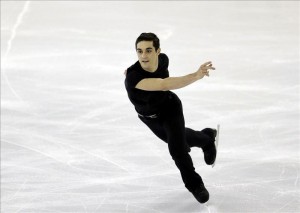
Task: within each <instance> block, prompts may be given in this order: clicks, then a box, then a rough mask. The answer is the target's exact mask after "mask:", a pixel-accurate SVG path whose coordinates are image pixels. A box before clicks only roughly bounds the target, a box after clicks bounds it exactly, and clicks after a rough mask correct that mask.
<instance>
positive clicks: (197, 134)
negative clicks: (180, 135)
mask: <svg viewBox="0 0 300 213" xmlns="http://www.w3.org/2000/svg"><path fill="white" fill-rule="evenodd" d="M207 130H209V129H204V130H202V131H195V130H193V129H190V128H185V134H186V142H187V143H188V145H189V146H190V147H198V148H202V149H203V148H204V147H207V146H209V145H211V144H213V143H214V138H212V137H210V136H209V134H207Z"/></svg>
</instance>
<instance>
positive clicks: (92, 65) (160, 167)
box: [1, 1, 300, 213]
mask: <svg viewBox="0 0 300 213" xmlns="http://www.w3.org/2000/svg"><path fill="white" fill-rule="evenodd" d="M142 32H155V33H156V34H157V35H158V36H159V37H160V39H161V48H162V52H164V53H166V54H167V55H168V56H169V58H170V66H169V70H170V73H171V76H181V75H184V74H188V73H191V72H194V71H195V70H196V69H197V68H198V66H199V65H200V64H201V63H202V62H205V61H207V60H211V61H212V62H213V63H214V65H215V67H216V70H215V71H212V72H211V75H210V77H209V78H205V79H203V80H200V81H199V82H197V83H195V84H193V85H190V86H188V87H186V88H184V89H181V90H177V91H175V92H176V93H177V94H178V95H179V96H180V98H181V99H182V102H183V107H184V113H185V120H186V125H187V126H188V127H191V128H194V129H198V130H200V129H202V128H205V127H208V126H210V127H216V126H217V124H218V123H220V124H221V135H220V142H219V153H218V158H217V163H216V166H215V167H214V168H211V166H207V165H205V163H204V160H203V153H202V151H201V150H200V149H192V152H191V156H192V158H193V161H194V165H195V168H196V170H197V172H199V174H200V175H201V176H202V178H203V180H204V182H205V184H206V186H207V189H208V190H209V192H210V200H209V201H208V202H207V203H206V204H202V205H201V204H199V203H198V202H197V201H196V200H195V199H194V197H193V196H192V194H190V193H189V192H188V191H187V190H186V189H185V187H184V185H183V183H182V180H181V177H180V174H179V171H178V169H177V168H176V166H175V164H174V162H173V160H172V159H171V157H170V155H169V153H168V149H167V146H166V144H165V143H164V142H161V141H160V140H159V139H157V138H156V137H155V136H154V135H153V134H152V133H151V132H150V131H149V130H148V129H147V127H146V126H144V125H143V124H142V123H141V122H140V121H139V120H138V118H137V115H136V113H135V111H134V109H133V106H132V105H131V104H130V102H129V100H128V98H127V94H126V91H125V88H124V84H123V81H124V75H123V72H124V70H125V69H126V68H127V67H129V66H130V65H131V64H133V63H134V62H135V61H136V60H137V57H136V54H135V49H134V42H135V39H136V37H137V36H138V35H139V34H140V33H142ZM299 38H300V36H299V2H298V1H265V2H261V1H249V2H246V1H242V2H239V1H224V2H222V1H212V2H208V1H202V2H197V1H190V2H189V1H187V2H186V1H165V2H163V1H153V2H151V1H124V2H122V1H121V2H118V1H111V2H108V1H31V2H25V1H1V212H5V213H14V212H38V213H41V212H51V213H55V212H80V213H85V212H104V213H113V212H130V213H132V212H139V213H140V212H141V213H148V212H153V213H154V212H166V213H175V212H177V213H183V212H185V213H190V212H210V213H213V212H300V203H299V200H300V189H299V182H300V181H299V174H300V172H299V171H300V163H299V162H300V159H299V155H300V150H299V142H300V137H299V136H300V127H299V111H300V110H299V82H300V79H299V71H300V70H299Z"/></svg>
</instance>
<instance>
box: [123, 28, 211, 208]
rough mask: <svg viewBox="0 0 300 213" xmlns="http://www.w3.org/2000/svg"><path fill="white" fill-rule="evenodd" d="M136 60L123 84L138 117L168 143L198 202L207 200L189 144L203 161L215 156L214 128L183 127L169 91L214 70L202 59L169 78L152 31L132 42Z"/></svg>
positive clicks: (178, 107) (177, 105) (164, 57)
mask: <svg viewBox="0 0 300 213" xmlns="http://www.w3.org/2000/svg"><path fill="white" fill-rule="evenodd" d="M135 48H136V52H137V55H138V61H137V62H136V63H135V64H133V65H132V66H131V67H129V68H128V69H127V71H126V72H125V75H126V79H125V87H126V90H127V93H128V97H129V99H130V101H131V103H132V104H133V105H134V107H135V110H136V112H137V114H138V117H139V119H140V120H141V121H142V122H143V123H145V124H146V125H147V126H148V127H149V128H150V129H151V131H152V132H153V133H154V134H155V135H156V136H157V137H159V138H160V139H161V140H163V141H165V142H166V143H167V144H168V148H169V152H170V155H171V156H172V158H173V160H174V161H175V164H176V166H177V167H178V169H179V171H180V173H181V177H182V180H183V182H184V184H185V187H186V188H187V189H188V190H189V191H190V192H191V193H192V194H193V195H194V197H195V198H196V199H197V200H198V201H199V202H200V203H205V202H207V201H208V199H209V193H208V191H207V190H206V188H205V186H204V184H203V181H202V179H201V177H200V176H199V174H198V173H196V171H195V168H194V166H193V161H192V159H191V156H190V155H189V152H190V147H199V148H202V150H203V152H204V160H205V162H206V164H208V165H212V164H213V163H214V161H215V159H216V147H215V143H214V141H215V137H216V134H217V131H216V130H215V129H210V128H206V129H203V130H202V131H195V130H193V129H190V128H187V127H185V122H184V115H183V111H182V105H181V101H180V99H179V98H178V97H177V95H176V94H175V93H173V92H171V91H170V90H175V89H180V88H183V87H185V86H187V85H189V84H192V83H194V82H196V81H197V80H200V79H202V78H203V77H204V76H209V71H210V70H214V69H215V68H214V67H213V66H212V63H211V62H206V63H204V64H202V65H201V66H200V68H199V69H198V70H197V71H196V72H194V73H191V74H188V75H185V76H181V77H169V71H168V65H169V59H168V57H167V55H165V54H163V53H161V49H160V44H159V39H158V37H157V36H156V35H155V34H154V33H142V34H141V35H140V36H139V37H138V38H137V40H136V43H135Z"/></svg>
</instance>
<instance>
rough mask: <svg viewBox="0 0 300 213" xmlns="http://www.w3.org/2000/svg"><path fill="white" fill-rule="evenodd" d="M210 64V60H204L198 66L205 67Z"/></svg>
mask: <svg viewBox="0 0 300 213" xmlns="http://www.w3.org/2000/svg"><path fill="white" fill-rule="evenodd" d="M209 64H211V61H208V62H205V63H204V64H202V65H201V66H200V67H206V66H207V65H209Z"/></svg>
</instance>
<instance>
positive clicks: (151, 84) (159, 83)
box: [135, 62, 215, 91]
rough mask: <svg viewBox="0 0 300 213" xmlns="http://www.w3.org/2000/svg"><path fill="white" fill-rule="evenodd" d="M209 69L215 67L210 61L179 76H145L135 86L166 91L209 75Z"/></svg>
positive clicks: (147, 89)
mask: <svg viewBox="0 0 300 213" xmlns="http://www.w3.org/2000/svg"><path fill="white" fill-rule="evenodd" d="M209 69H213V70H214V69H215V68H214V67H212V64H211V62H206V63H204V64H203V65H201V66H200V68H199V69H198V70H197V71H196V72H195V73H191V74H188V75H185V76H181V77H169V78H165V79H162V78H146V79H143V80H141V81H140V82H139V83H138V84H137V85H136V86H135V88H137V89H141V90H146V91H167V90H175V89H180V88H183V87H186V86H188V85H190V84H192V83H194V82H195V81H197V80H199V79H201V78H203V77H204V76H205V75H206V76H209V71H208V70H209Z"/></svg>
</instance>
